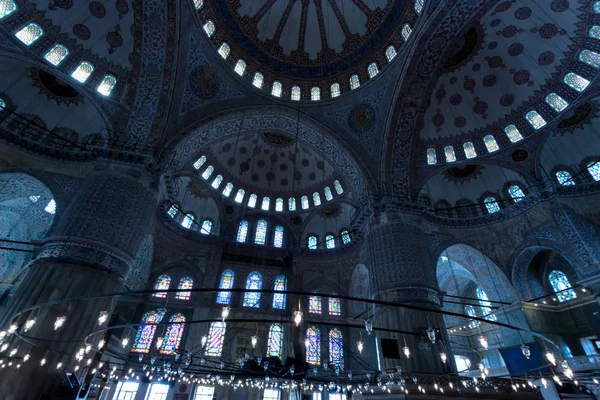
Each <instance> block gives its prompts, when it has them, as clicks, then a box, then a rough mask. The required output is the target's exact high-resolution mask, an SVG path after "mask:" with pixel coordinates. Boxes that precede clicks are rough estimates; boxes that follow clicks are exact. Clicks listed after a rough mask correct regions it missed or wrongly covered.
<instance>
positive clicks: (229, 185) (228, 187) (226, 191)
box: [223, 182, 233, 197]
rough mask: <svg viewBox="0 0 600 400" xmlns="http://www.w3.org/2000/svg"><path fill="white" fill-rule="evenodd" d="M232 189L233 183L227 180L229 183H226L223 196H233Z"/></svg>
mask: <svg viewBox="0 0 600 400" xmlns="http://www.w3.org/2000/svg"><path fill="white" fill-rule="evenodd" d="M232 191H233V183H231V182H227V185H225V189H223V196H225V197H229V196H231V192H232Z"/></svg>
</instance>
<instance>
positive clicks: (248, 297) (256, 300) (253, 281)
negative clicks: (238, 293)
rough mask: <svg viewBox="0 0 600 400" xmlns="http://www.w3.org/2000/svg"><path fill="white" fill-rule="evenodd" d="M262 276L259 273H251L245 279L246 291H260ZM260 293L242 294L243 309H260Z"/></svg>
mask: <svg viewBox="0 0 600 400" xmlns="http://www.w3.org/2000/svg"><path fill="white" fill-rule="evenodd" d="M262 283H263V279H262V275H261V274H260V273H259V272H256V271H254V272H251V273H250V274H249V275H248V278H246V289H250V290H253V289H254V290H258V289H262ZM260 297H261V293H258V292H246V293H244V307H253V308H259V307H260Z"/></svg>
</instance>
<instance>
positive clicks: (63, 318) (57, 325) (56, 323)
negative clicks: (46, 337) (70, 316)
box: [54, 315, 67, 331]
mask: <svg viewBox="0 0 600 400" xmlns="http://www.w3.org/2000/svg"><path fill="white" fill-rule="evenodd" d="M66 321H67V317H66V316H64V315H61V316H60V317H58V318H56V321H54V330H55V331H57V330H59V329H60V328H61V327H62V326H63V325H64V324H65V322H66Z"/></svg>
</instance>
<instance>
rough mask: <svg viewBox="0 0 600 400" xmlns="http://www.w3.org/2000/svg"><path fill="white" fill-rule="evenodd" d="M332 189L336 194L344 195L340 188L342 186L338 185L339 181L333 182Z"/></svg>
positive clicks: (342, 189)
mask: <svg viewBox="0 0 600 400" xmlns="http://www.w3.org/2000/svg"><path fill="white" fill-rule="evenodd" d="M333 187H334V188H335V192H336V193H337V194H342V193H344V188H343V187H342V184H341V183H340V181H338V180H335V181H333Z"/></svg>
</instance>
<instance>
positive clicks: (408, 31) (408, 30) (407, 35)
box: [402, 24, 412, 40]
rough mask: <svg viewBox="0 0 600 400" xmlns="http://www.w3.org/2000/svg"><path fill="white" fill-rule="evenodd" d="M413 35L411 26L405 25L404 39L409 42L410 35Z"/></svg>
mask: <svg viewBox="0 0 600 400" xmlns="http://www.w3.org/2000/svg"><path fill="white" fill-rule="evenodd" d="M411 34H412V28H411V26H410V25H409V24H404V26H403V27H402V37H403V38H404V40H408V38H410V35H411Z"/></svg>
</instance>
